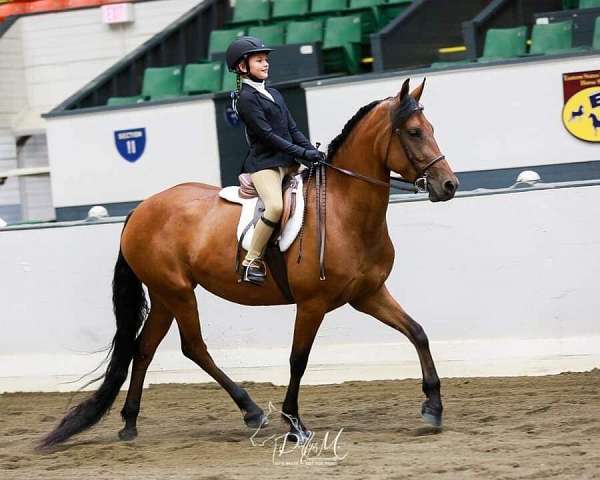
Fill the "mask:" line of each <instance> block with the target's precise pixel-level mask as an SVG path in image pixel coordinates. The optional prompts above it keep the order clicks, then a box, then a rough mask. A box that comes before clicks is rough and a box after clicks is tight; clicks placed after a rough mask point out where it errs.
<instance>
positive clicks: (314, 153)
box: [303, 150, 323, 163]
mask: <svg viewBox="0 0 600 480" xmlns="http://www.w3.org/2000/svg"><path fill="white" fill-rule="evenodd" d="M303 156H304V158H305V159H306V160H308V161H309V162H311V163H314V162H318V161H319V160H322V159H323V156H322V154H321V152H319V151H318V150H304V155H303Z"/></svg>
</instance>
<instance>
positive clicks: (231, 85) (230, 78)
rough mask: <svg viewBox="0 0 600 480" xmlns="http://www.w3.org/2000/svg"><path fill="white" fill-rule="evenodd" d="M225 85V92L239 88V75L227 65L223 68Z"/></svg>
mask: <svg viewBox="0 0 600 480" xmlns="http://www.w3.org/2000/svg"><path fill="white" fill-rule="evenodd" d="M223 72H224V73H223V85H222V86H221V90H222V91H224V92H231V91H233V90H235V89H236V88H237V75H236V74H235V73H231V72H230V71H229V70H227V67H224V68H223Z"/></svg>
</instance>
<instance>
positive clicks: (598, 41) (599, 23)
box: [592, 17, 600, 50]
mask: <svg viewBox="0 0 600 480" xmlns="http://www.w3.org/2000/svg"><path fill="white" fill-rule="evenodd" d="M592 48H593V49H594V50H600V17H598V18H596V22H595V23H594V39H593V40H592Z"/></svg>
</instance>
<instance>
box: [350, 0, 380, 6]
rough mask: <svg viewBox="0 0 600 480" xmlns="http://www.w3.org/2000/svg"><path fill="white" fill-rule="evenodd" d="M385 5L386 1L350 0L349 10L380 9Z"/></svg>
mask: <svg viewBox="0 0 600 480" xmlns="http://www.w3.org/2000/svg"><path fill="white" fill-rule="evenodd" d="M384 3H385V0H350V5H349V7H348V8H364V7H378V6H379V5H383V4H384Z"/></svg>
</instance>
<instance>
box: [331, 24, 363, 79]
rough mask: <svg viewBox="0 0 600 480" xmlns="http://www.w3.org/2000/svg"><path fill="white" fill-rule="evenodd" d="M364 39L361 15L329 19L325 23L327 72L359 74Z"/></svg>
mask: <svg viewBox="0 0 600 480" xmlns="http://www.w3.org/2000/svg"><path fill="white" fill-rule="evenodd" d="M361 38H362V30H361V21H360V16H359V15H348V16H344V17H329V18H328V19H327V22H326V23H325V38H324V41H323V57H324V63H325V70H326V71H327V72H330V73H332V72H340V71H341V72H347V73H350V74H355V73H358V71H359V69H360V43H361Z"/></svg>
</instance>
